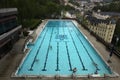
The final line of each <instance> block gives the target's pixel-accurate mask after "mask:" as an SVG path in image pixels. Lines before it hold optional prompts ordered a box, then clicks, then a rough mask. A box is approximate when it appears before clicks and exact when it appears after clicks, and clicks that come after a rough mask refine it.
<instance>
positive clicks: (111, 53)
mask: <svg viewBox="0 0 120 80" xmlns="http://www.w3.org/2000/svg"><path fill="white" fill-rule="evenodd" d="M113 51H114V46H113V45H112V47H111V51H110V54H109V58H108V60H107V62H108V63H110V62H111V60H110V59H111V57H112V55H113Z"/></svg>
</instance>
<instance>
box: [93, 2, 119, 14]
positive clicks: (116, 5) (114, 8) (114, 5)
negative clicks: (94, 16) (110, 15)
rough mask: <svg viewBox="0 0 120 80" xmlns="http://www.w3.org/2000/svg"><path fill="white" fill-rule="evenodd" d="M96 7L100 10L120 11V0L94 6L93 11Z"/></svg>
mask: <svg viewBox="0 0 120 80" xmlns="http://www.w3.org/2000/svg"><path fill="white" fill-rule="evenodd" d="M98 9H100V10H101V11H111V12H120V1H118V2H112V3H110V4H107V5H104V6H96V7H94V8H93V10H95V11H97V10H98Z"/></svg>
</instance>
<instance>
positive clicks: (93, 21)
mask: <svg viewBox="0 0 120 80" xmlns="http://www.w3.org/2000/svg"><path fill="white" fill-rule="evenodd" d="M87 19H88V20H89V21H90V23H91V24H92V25H93V24H94V25H98V24H99V23H105V24H109V23H111V24H115V23H116V22H115V20H113V19H106V20H103V19H97V18H95V17H93V16H91V15H89V16H87Z"/></svg>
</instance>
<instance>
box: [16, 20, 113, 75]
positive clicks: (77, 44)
mask: <svg viewBox="0 0 120 80" xmlns="http://www.w3.org/2000/svg"><path fill="white" fill-rule="evenodd" d="M28 48H30V52H29V53H28V55H27V56H26V58H25V60H24V61H23V63H22V64H21V66H20V68H19V69H18V71H17V75H19V76H22V75H53V76H54V75H56V74H59V75H71V74H72V70H73V68H75V67H76V68H77V72H76V75H88V74H95V72H96V71H97V73H98V74H100V75H103V74H112V72H111V70H110V69H109V68H108V66H107V65H106V64H105V62H104V61H103V60H102V58H101V57H100V56H99V55H98V53H97V52H96V50H95V49H94V48H93V46H91V44H90V43H89V41H88V40H87V39H86V38H85V37H84V35H83V34H82V33H81V32H80V30H79V29H78V28H77V26H75V25H74V23H73V22H72V21H71V20H50V21H48V22H47V23H46V25H45V28H44V29H43V31H42V32H41V34H40V35H39V37H38V39H37V40H36V42H35V43H34V44H28Z"/></svg>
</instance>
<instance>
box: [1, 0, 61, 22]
mask: <svg viewBox="0 0 120 80" xmlns="http://www.w3.org/2000/svg"><path fill="white" fill-rule="evenodd" d="M8 7H16V8H18V12H19V14H18V18H19V20H20V21H19V22H21V23H22V24H24V20H29V19H33V18H46V17H47V18H49V17H51V15H53V14H54V16H57V15H60V12H61V10H62V8H61V5H59V1H56V0H0V8H8Z"/></svg>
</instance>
